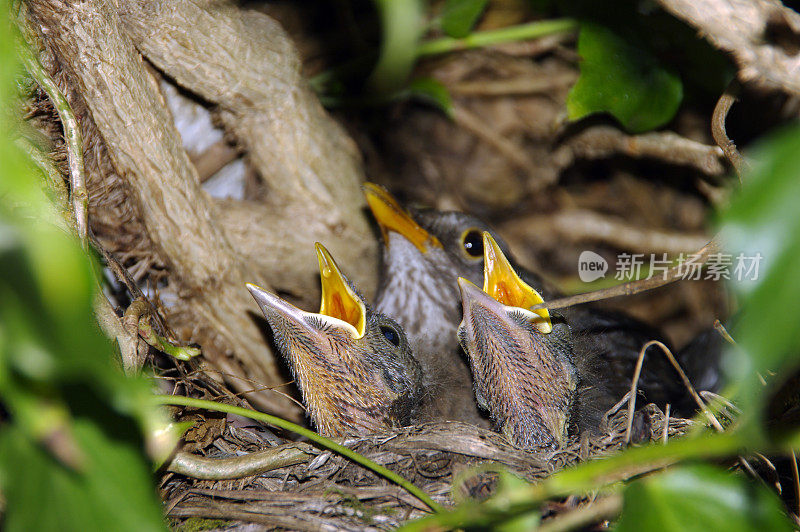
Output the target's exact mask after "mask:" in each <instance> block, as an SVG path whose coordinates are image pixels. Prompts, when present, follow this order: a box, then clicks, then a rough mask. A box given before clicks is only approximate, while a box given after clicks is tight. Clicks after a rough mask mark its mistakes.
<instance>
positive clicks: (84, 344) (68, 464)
mask: <svg viewBox="0 0 800 532" xmlns="http://www.w3.org/2000/svg"><path fill="white" fill-rule="evenodd" d="M10 12H11V10H10V9H9V6H8V5H7V2H5V1H3V0H0V108H3V109H5V108H10V107H11V105H12V104H11V103H10V102H14V103H13V105H18V102H17V100H12V98H13V87H14V84H15V78H16V76H18V75H19V74H20V70H19V67H18V64H19V62H18V58H17V57H16V50H15V46H16V36H14V35H12V34H11V28H12V25H11V21H9V20H8V19H7V17H8V14H9V13H10ZM13 116H15V114H14V113H0V161H2V162H3V164H2V165H0V403H1V404H2V406H3V410H4V412H7V413H8V415H7V416H5V417H4V419H3V421H2V428H1V429H0V484H1V485H2V486H1V487H0V490H2V493H3V498H4V499H5V508H4V515H3V518H2V521H3V523H2V526H3V528H4V530H9V531H16V530H163V529H164V528H165V523H164V521H163V518H162V516H161V508H160V505H159V502H158V498H157V496H156V489H155V485H154V481H153V478H152V476H151V466H150V464H149V463H148V460H147V458H146V456H145V452H144V447H145V438H144V437H143V433H144V434H150V433H151V431H152V430H153V429H156V428H161V427H162V426H163V418H162V417H161V416H162V414H161V412H160V410H158V409H157V408H154V407H153V406H152V404H151V403H150V402H149V401H148V400H147V398H148V396H150V395H151V393H150V387H151V383H150V381H148V380H147V379H145V378H126V377H125V376H124V375H123V374H122V372H121V371H120V369H119V368H118V367H116V366H115V364H114V358H115V356H116V353H115V350H114V347H113V345H112V344H111V342H110V341H109V340H108V339H107V338H105V337H104V336H103V334H102V333H101V332H100V329H99V327H98V325H97V323H96V321H95V318H94V313H93V300H94V297H95V295H96V293H97V290H98V288H99V285H98V283H97V280H96V277H95V270H94V267H95V265H94V264H93V263H92V261H91V260H90V259H89V257H88V256H87V253H86V252H85V250H83V249H82V248H81V246H80V244H79V242H78V240H77V238H75V236H74V235H71V234H70V232H69V231H68V230H66V227H65V224H64V223H63V221H61V220H60V218H59V215H58V214H57V211H56V209H55V208H54V206H53V205H52V204H51V203H50V201H49V200H48V199H47V196H46V195H45V194H44V192H43V190H42V189H43V187H44V182H43V179H42V176H41V175H39V173H38V172H36V171H34V170H33V167H32V165H31V164H30V163H29V162H26V160H25V159H24V158H23V156H22V153H21V152H20V151H19V150H18V149H17V148H16V147H15V146H14V144H13V142H12V139H11V137H10V133H11V132H14V131H18V130H19V128H18V125H17V124H13V123H9V122H10V120H11V119H12V117H13Z"/></svg>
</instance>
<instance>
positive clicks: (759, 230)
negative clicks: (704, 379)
mask: <svg viewBox="0 0 800 532" xmlns="http://www.w3.org/2000/svg"><path fill="white" fill-rule="evenodd" d="M752 160H753V161H755V165H754V167H753V169H752V171H751V172H749V173H748V174H747V175H746V176H744V178H743V179H744V184H743V186H742V189H741V191H740V192H739V193H738V194H737V195H736V196H735V197H734V198H733V200H732V201H731V204H730V207H729V208H728V209H727V211H725V212H724V213H722V215H721V217H720V221H721V235H722V242H723V244H724V245H725V247H726V250H727V252H728V253H730V254H731V255H732V259H733V260H732V265H731V270H732V271H731V277H732V279H731V283H730V284H731V288H732V289H733V290H734V292H735V294H736V296H737V300H738V301H739V303H740V304H741V312H740V314H739V316H738V318H737V320H736V324H735V326H734V328H733V330H732V331H731V332H732V335H733V337H734V339H735V340H736V341H737V346H736V348H732V349H731V350H730V355H731V356H730V358H729V363H728V364H727V366H726V368H727V370H728V374H729V377H730V379H731V380H733V381H735V382H737V383H739V390H738V396H737V402H738V405H739V406H740V407H741V408H742V410H743V411H744V413H743V418H742V421H759V420H760V418H761V415H762V410H763V407H764V405H765V401H766V400H767V397H768V396H769V393H768V391H767V390H765V387H764V385H763V384H762V382H761V378H760V377H759V375H761V376H763V377H766V378H769V375H770V373H773V374H774V375H775V377H772V378H771V379H769V380H770V381H772V382H771V384H770V386H773V385H774V384H775V382H774V381H775V380H778V381H779V382H778V383H780V380H781V379H785V378H787V377H789V376H790V375H791V373H792V371H793V370H794V369H796V368H798V366H800V328H798V327H797V323H796V320H794V319H792V316H795V315H796V314H797V302H798V301H800V275H798V272H800V210H798V208H797V198H800V179H799V178H798V177H799V174H798V169H800V127H798V126H794V127H792V128H791V129H789V130H786V131H783V132H782V133H780V134H778V135H776V136H773V137H772V138H771V139H769V140H768V141H766V142H763V143H762V144H761V145H760V147H759V148H758V149H756V150H754V151H753V153H752ZM740 256H741V257H742V264H743V266H744V267H743V268H742V270H740V272H739V274H737V271H736V268H737V266H738V264H739V262H740V261H739V259H738V257H740ZM758 257H761V259H760V260H759V259H758ZM755 263H757V264H755ZM751 265H752V266H758V270H757V272H756V271H751V272H750V273H749V275H748V272H747V271H746V269H747V267H749V266H751ZM739 277H741V280H739ZM753 426H755V425H753Z"/></svg>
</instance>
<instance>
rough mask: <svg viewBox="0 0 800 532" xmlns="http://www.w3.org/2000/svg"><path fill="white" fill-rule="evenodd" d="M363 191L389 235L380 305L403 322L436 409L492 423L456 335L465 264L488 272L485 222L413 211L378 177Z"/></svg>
mask: <svg viewBox="0 0 800 532" xmlns="http://www.w3.org/2000/svg"><path fill="white" fill-rule="evenodd" d="M364 193H365V195H366V198H367V204H368V205H369V207H370V209H371V210H372V213H373V215H374V217H375V220H376V221H377V222H378V225H379V226H380V228H381V232H382V234H383V272H382V275H381V284H380V286H379V288H378V295H377V296H376V298H375V300H376V308H377V309H378V310H379V311H380V312H383V313H385V314H387V315H389V316H392V317H393V318H394V319H396V320H397V321H398V323H400V325H402V326H403V329H405V331H406V334H407V335H408V338H409V341H410V342H411V346H412V348H413V351H414V354H415V356H416V358H417V360H418V361H419V363H420V365H421V366H422V370H423V373H424V375H425V381H426V388H427V389H429V390H430V394H431V397H430V402H431V409H432V415H433V416H434V417H436V418H441V419H450V420H458V421H465V422H469V423H473V424H477V425H483V426H488V420H487V419H486V417H485V416H484V415H482V414H481V413H480V411H479V410H478V407H477V405H476V404H475V399H474V394H473V391H472V376H471V374H470V370H469V366H468V364H467V361H466V359H465V358H464V356H463V354H462V353H461V349H460V347H459V345H458V339H457V338H456V335H455V332H456V326H457V325H458V322H459V321H460V320H461V309H460V305H459V292H458V285H457V284H456V279H457V277H458V276H459V275H464V272H465V271H469V272H470V273H471V275H469V276H468V278H470V279H475V278H476V277H480V276H482V275H483V250H482V244H481V242H482V240H481V233H480V231H481V230H482V229H484V228H485V225H484V224H482V223H480V222H478V221H477V220H475V219H474V218H471V217H468V216H466V215H463V214H460V213H444V214H441V213H436V212H435V211H432V212H431V213H424V212H415V213H414V214H413V215H412V214H411V213H410V212H408V211H406V210H405V209H404V208H403V207H401V206H400V204H399V203H398V202H397V201H396V200H395V199H394V198H393V197H392V196H391V195H390V194H389V193H388V192H387V191H386V190H385V189H383V188H382V187H380V186H378V185H374V184H372V183H367V184H365V185H364ZM462 227H466V228H467V229H470V230H469V231H466V233H464V230H463V229H462ZM473 227H474V228H475V229H474V230H473V229H471V228H473ZM461 233H464V234H461ZM476 235H477V238H476ZM476 282H477V281H476Z"/></svg>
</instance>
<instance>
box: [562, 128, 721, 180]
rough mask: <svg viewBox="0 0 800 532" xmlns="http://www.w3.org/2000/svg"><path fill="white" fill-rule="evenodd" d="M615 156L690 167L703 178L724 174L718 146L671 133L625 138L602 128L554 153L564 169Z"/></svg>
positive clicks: (588, 131)
mask: <svg viewBox="0 0 800 532" xmlns="http://www.w3.org/2000/svg"><path fill="white" fill-rule="evenodd" d="M617 153H621V154H623V155H627V156H628V157H634V158H637V159H642V158H652V159H657V160H659V161H664V162H667V163H672V164H677V165H684V166H691V167H693V168H696V169H697V170H699V171H701V172H703V173H704V174H706V175H721V174H722V173H723V172H724V171H725V167H724V165H723V164H722V161H721V158H722V156H723V153H722V150H721V149H720V148H719V147H718V146H713V145H707V144H703V143H701V142H697V141H695V140H691V139H687V138H686V137H682V136H680V135H678V134H677V133H673V132H671V131H656V132H652V133H644V134H641V135H628V134H626V133H625V132H623V131H620V130H619V129H617V128H615V127H611V126H604V125H598V126H594V127H590V128H587V129H585V130H583V131H581V132H579V133H576V134H574V135H571V136H570V137H569V138H568V139H567V140H565V142H564V144H563V145H562V146H561V147H560V148H559V149H558V150H557V151H556V152H555V160H556V161H557V162H558V165H559V166H560V167H561V168H565V167H567V166H569V165H570V164H572V162H573V161H574V160H575V159H577V158H583V159H599V158H603V157H609V156H611V155H614V154H617Z"/></svg>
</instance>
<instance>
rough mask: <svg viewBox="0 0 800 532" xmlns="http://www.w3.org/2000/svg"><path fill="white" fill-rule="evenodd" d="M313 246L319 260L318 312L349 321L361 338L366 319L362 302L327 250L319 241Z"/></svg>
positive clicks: (365, 310) (365, 311)
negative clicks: (319, 287) (320, 292)
mask: <svg viewBox="0 0 800 532" xmlns="http://www.w3.org/2000/svg"><path fill="white" fill-rule="evenodd" d="M315 246H316V249H317V259H318V260H319V276H320V283H321V284H322V301H321V302H320V305H319V313H320V314H323V315H325V316H330V317H332V318H337V319H339V320H342V321H343V322H345V323H349V324H350V325H352V326H353V327H354V328H355V330H356V333H357V334H358V336H357V337H358V338H361V337H362V336H364V331H365V329H366V319H367V309H366V307H365V306H364V302H363V301H362V300H361V298H360V297H359V296H358V294H356V293H355V292H354V291H353V289H352V288H350V285H349V284H347V281H346V280H345V278H344V275H342V271H341V270H340V269H339V266H338V265H337V264H336V262H335V261H334V260H333V257H331V254H330V253H329V252H328V250H327V249H325V247H324V246H323V245H322V244H320V243H319V242H317V243H316V244H315Z"/></svg>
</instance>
